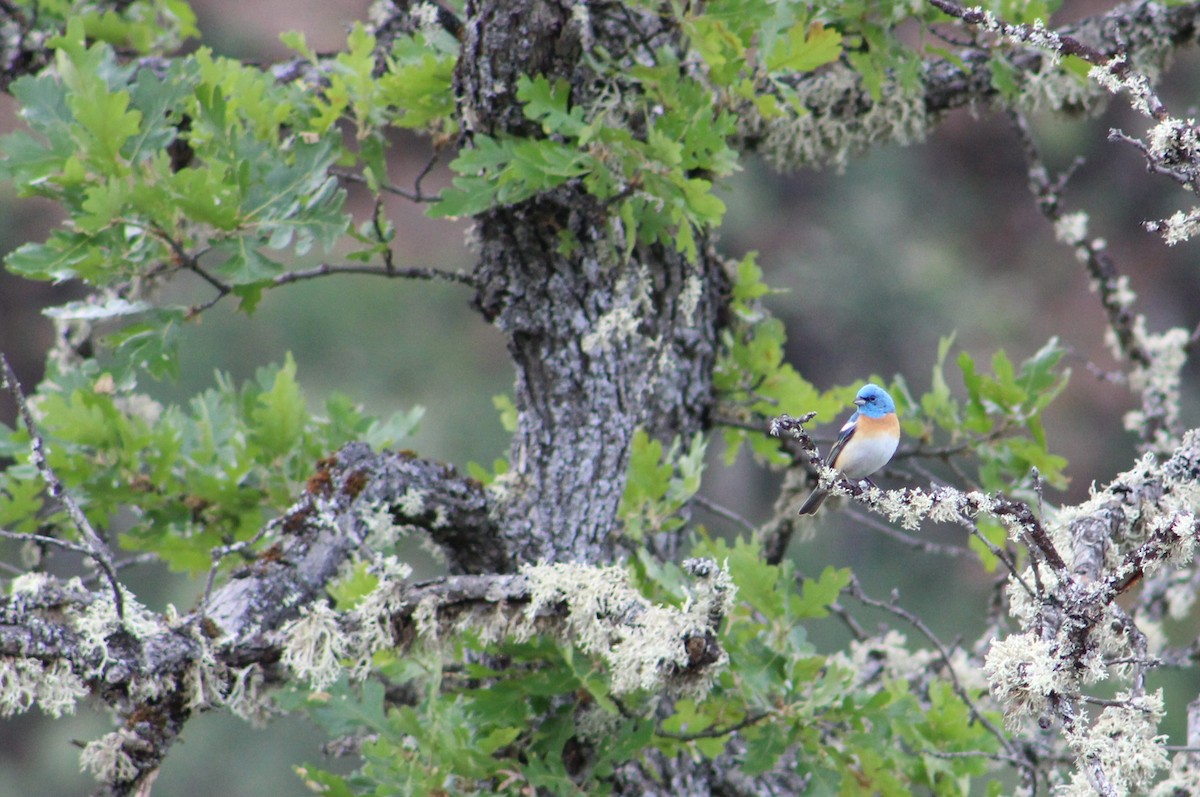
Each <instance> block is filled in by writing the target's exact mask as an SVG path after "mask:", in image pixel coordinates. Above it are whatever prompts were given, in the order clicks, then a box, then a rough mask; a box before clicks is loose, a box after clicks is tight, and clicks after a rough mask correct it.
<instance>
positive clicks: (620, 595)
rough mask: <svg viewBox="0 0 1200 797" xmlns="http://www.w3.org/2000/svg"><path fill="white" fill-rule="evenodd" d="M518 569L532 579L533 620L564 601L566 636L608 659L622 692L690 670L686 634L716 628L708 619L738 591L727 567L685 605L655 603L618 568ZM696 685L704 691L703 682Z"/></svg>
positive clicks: (715, 570)
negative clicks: (679, 606)
mask: <svg viewBox="0 0 1200 797" xmlns="http://www.w3.org/2000/svg"><path fill="white" fill-rule="evenodd" d="M521 572H522V575H524V576H525V577H526V578H527V579H528V581H529V594H530V599H529V607H528V609H527V610H526V616H527V617H528V619H529V621H530V622H531V623H532V622H534V620H535V618H536V617H537V616H538V615H539V614H540V613H542V612H543V611H551V612H554V611H557V609H556V608H555V607H558V606H560V605H561V606H565V607H566V616H565V618H563V624H564V626H565V628H566V631H567V634H568V637H569V639H570V640H571V641H572V642H573V643H574V644H576V645H577V646H578V647H579V648H580V649H581V650H582V651H583V652H585V653H588V654H591V655H595V656H598V657H599V658H601V659H602V660H603V661H604V662H605V664H606V665H607V666H608V669H609V674H610V680H611V688H612V691H613V693H614V694H618V695H620V694H627V693H629V692H633V691H637V690H647V691H654V690H657V689H660V688H662V687H663V686H664V685H666V683H667V681H668V680H669V679H670V676H671V675H672V674H673V673H675V672H680V671H683V670H686V669H687V668H688V664H689V656H688V651H687V649H686V644H685V640H687V639H688V638H690V637H704V636H705V635H706V634H709V633H712V631H713V629H712V628H711V625H710V618H711V617H713V616H717V615H719V614H720V613H722V612H723V611H725V610H726V609H727V608H728V606H729V604H730V602H731V601H732V600H733V599H734V595H735V593H736V588H735V587H734V585H733V583H732V581H731V579H730V578H729V574H728V571H727V570H725V569H723V568H721V569H718V568H716V566H715V565H713V567H712V571H711V573H709V574H708V575H709V577H707V578H702V579H700V580H699V581H698V582H697V584H696V593H695V595H693V596H692V597H690V598H689V599H688V601H687V602H686V603H685V605H684V606H683V608H682V609H673V608H670V607H666V606H658V605H653V604H651V603H650V602H649V601H647V600H646V599H645V598H643V597H642V595H641V594H640V593H639V592H638V591H637V590H636V589H634V588H633V587H632V586H631V585H630V584H629V579H628V576H627V574H626V573H625V571H624V570H623V569H621V568H618V567H594V566H590V565H583V564H576V563H566V562H559V563H554V564H543V565H535V566H526V567H524V568H522V571H521ZM721 657H722V658H721V660H720V661H718V662H715V663H714V665H713V666H709V667H706V668H705V674H706V675H708V677H711V675H712V673H714V672H715V671H716V670H717V669H718V668H719V667H720V666H721V665H723V664H724V662H725V659H726V657H725V654H724V653H722V654H721ZM693 686H695V688H696V689H698V690H700V691H703V690H704V688H705V686H706V683H697V684H693Z"/></svg>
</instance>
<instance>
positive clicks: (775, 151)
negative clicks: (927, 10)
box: [739, 2, 1200, 169]
mask: <svg viewBox="0 0 1200 797" xmlns="http://www.w3.org/2000/svg"><path fill="white" fill-rule="evenodd" d="M937 5H938V7H939V8H943V9H949V10H953V9H958V12H959V13H957V14H956V16H958V17H959V18H962V19H964V20H965V21H967V22H968V23H970V22H971V20H972V19H974V17H973V15H972V13H968V12H977V13H980V14H982V12H978V10H977V9H967V8H962V7H959V6H957V5H955V4H953V3H948V2H940V3H938V4H937ZM1198 14H1200V5H1197V4H1187V5H1181V6H1167V5H1160V4H1156V3H1145V2H1139V3H1129V4H1126V5H1122V6H1119V7H1117V8H1115V9H1113V10H1112V11H1109V12H1107V13H1104V14H1101V15H1097V16H1095V17H1092V18H1088V19H1085V20H1082V21H1080V22H1079V23H1077V24H1075V25H1069V26H1065V27H1063V28H1062V29H1060V30H1057V31H1053V30H1049V29H1047V28H1039V29H1037V30H1036V31H1035V30H1034V29H1033V27H1032V26H1008V28H1007V29H1005V28H1000V27H997V28H996V30H995V32H996V33H997V34H999V35H1001V36H1002V37H1003V36H1007V37H1008V40H1003V39H1001V41H999V42H998V43H987V42H979V43H977V44H976V46H972V47H963V48H961V49H959V50H958V51H957V52H956V53H955V58H954V60H948V59H942V58H938V57H927V58H925V59H924V60H923V62H922V64H921V69H920V80H919V81H918V82H917V84H916V87H915V88H912V87H905V85H903V84H902V83H901V81H900V79H899V77H898V76H897V75H889V76H887V77H886V79H885V80H886V82H885V85H884V86H882V88H881V89H880V90H879V91H878V92H877V94H876V95H874V96H873V95H872V94H871V92H870V91H869V90H868V89H867V87H866V86H864V84H863V82H862V80H861V76H860V75H859V73H858V72H856V71H855V70H854V69H853V68H852V67H851V66H850V65H848V64H845V63H836V64H831V65H829V67H827V68H824V69H822V70H819V71H816V72H813V73H807V74H803V75H799V76H797V77H796V79H795V88H796V91H797V93H798V94H799V96H800V97H801V101H802V102H803V104H804V105H805V107H806V108H807V110H808V113H806V114H803V115H798V116H792V115H783V116H780V117H776V118H771V119H768V118H764V117H763V116H762V115H760V114H758V113H756V112H755V111H754V109H753V107H752V106H749V105H748V106H747V107H745V108H741V109H739V113H740V118H741V130H742V132H743V138H744V146H745V148H746V149H748V150H752V151H756V152H760V153H762V154H763V155H765V156H766V157H767V158H768V159H769V160H770V161H772V162H773V163H775V164H776V165H777V166H778V167H780V168H786V169H800V168H807V167H812V166H823V165H835V166H842V165H845V163H846V162H847V159H848V158H849V157H850V156H851V155H853V154H855V153H857V152H860V151H862V150H865V149H866V148H868V147H869V146H874V145H877V144H881V143H887V142H897V143H900V144H908V143H914V142H918V141H921V140H923V139H924V138H925V136H926V135H928V133H929V131H930V130H931V129H932V128H933V126H934V125H935V124H936V123H937V122H938V121H939V120H940V119H941V118H942V117H943V116H944V115H945V114H946V113H948V112H949V111H952V110H955V109H957V108H964V107H969V106H974V105H979V104H989V103H992V102H993V101H995V100H997V99H999V98H1000V92H999V90H998V89H997V86H996V83H995V82H993V80H992V64H991V59H992V57H993V56H999V57H1003V58H1004V59H1005V60H1006V61H1007V62H1008V63H1009V64H1010V65H1011V66H1012V67H1013V69H1012V72H1013V74H1014V75H1016V76H1017V79H1018V80H1019V81H1020V83H1021V85H1020V87H1019V104H1020V107H1022V108H1025V109H1051V110H1057V111H1064V112H1080V111H1085V110H1093V109H1098V108H1099V107H1101V106H1102V103H1103V100H1104V99H1105V97H1106V93H1105V92H1104V91H1103V90H1102V89H1101V88H1100V87H1099V86H1098V85H1096V84H1089V83H1086V82H1082V81H1080V80H1079V78H1078V77H1076V76H1074V75H1069V74H1067V73H1065V72H1062V71H1061V70H1058V69H1056V67H1055V62H1056V61H1057V60H1058V58H1060V57H1061V56H1063V55H1068V54H1076V55H1084V54H1086V55H1091V56H1094V57H1095V58H1097V59H1101V58H1104V59H1107V58H1111V57H1112V56H1114V55H1116V54H1117V53H1124V54H1125V56H1126V62H1125V63H1126V65H1127V67H1128V68H1129V69H1130V71H1131V72H1136V73H1138V74H1141V75H1149V76H1150V77H1151V78H1153V77H1156V76H1157V75H1158V73H1159V72H1160V71H1161V69H1162V67H1163V64H1164V63H1165V61H1166V59H1167V58H1168V57H1169V56H1170V54H1171V53H1172V52H1174V51H1175V50H1176V49H1178V48H1180V47H1182V46H1184V45H1186V44H1188V43H1190V42H1192V41H1193V40H1194V39H1195V36H1196V22H1197V15H1198ZM968 17H970V18H968ZM981 21H982V17H981ZM1023 28H1028V32H1029V33H1030V35H1028V36H1018V35H1016V34H1017V33H1020V32H1021V31H1022V29H1023ZM1034 34H1036V36H1035V35H1034ZM1051 43H1054V44H1053V46H1051Z"/></svg>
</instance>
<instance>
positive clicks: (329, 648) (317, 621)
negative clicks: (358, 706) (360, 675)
mask: <svg viewBox="0 0 1200 797" xmlns="http://www.w3.org/2000/svg"><path fill="white" fill-rule="evenodd" d="M280 633H281V635H282V637H283V645H282V648H283V655H282V657H281V661H282V662H283V664H284V666H285V667H287V668H288V669H290V670H291V671H292V672H293V673H295V674H296V676H297V677H299V678H301V679H302V680H305V681H308V682H309V683H310V684H311V685H312V687H313V688H314V689H317V690H322V689H325V688H326V687H328V686H330V685H332V684H333V683H334V682H335V681H337V679H338V678H339V677H340V676H341V674H342V671H343V668H342V665H341V660H342V658H344V657H345V656H346V655H347V654H348V653H349V652H350V650H351V639H350V638H349V636H348V635H347V634H346V633H345V632H343V631H342V629H341V626H340V624H339V623H338V613H337V612H335V611H334V610H333V609H332V608H330V607H329V605H328V604H326V603H314V604H312V605H310V606H306V607H305V608H304V609H302V610H301V613H300V616H299V617H297V618H296V619H295V620H292V621H290V622H288V623H287V624H286V625H284V627H283V628H282V629H280Z"/></svg>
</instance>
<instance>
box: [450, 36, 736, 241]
mask: <svg viewBox="0 0 1200 797" xmlns="http://www.w3.org/2000/svg"><path fill="white" fill-rule="evenodd" d="M681 71H682V70H681V65H680V64H678V63H676V62H675V61H674V60H673V59H672V58H671V57H670V56H669V55H668V54H667V53H665V52H663V53H661V54H660V62H659V63H657V64H654V65H645V66H638V67H635V68H633V69H631V70H629V71H628V72H626V73H624V74H622V75H621V78H620V79H621V81H622V84H623V85H621V88H620V91H621V92H622V96H620V97H619V99H620V103H618V102H617V99H618V95H617V94H616V92H615V91H614V98H613V99H612V100H611V101H604V100H601V101H600V102H598V103H596V104H595V105H594V106H593V108H594V109H593V110H592V111H590V112H589V114H588V115H586V116H585V114H584V112H583V109H582V107H581V106H579V105H577V104H572V102H571V97H570V93H571V91H570V87H569V86H568V85H567V84H566V82H564V81H557V82H551V81H550V80H548V79H547V78H545V77H543V76H533V77H522V78H521V79H520V81H519V83H518V88H517V97H518V98H519V99H520V100H521V101H522V102H523V103H524V104H525V114H526V116H528V117H529V119H530V120H532V121H534V122H537V123H538V124H539V125H540V126H541V131H542V133H543V135H542V136H539V137H532V136H516V135H502V136H487V135H482V134H476V135H475V136H474V137H473V139H472V142H473V143H472V146H471V147H470V148H468V149H465V150H463V151H462V152H461V153H460V154H459V156H458V157H457V158H456V159H455V160H454V162H453V163H451V168H452V169H453V170H454V171H455V172H456V173H457V175H458V176H457V177H455V178H454V185H453V187H452V188H449V189H447V190H446V191H444V192H443V193H442V196H441V198H440V200H439V201H438V203H437V204H436V205H434V206H433V207H432V209H431V211H430V213H431V215H434V216H442V217H446V216H449V217H454V216H471V215H475V214H478V213H482V212H483V211H485V210H487V209H488V208H491V207H494V206H497V205H512V204H516V203H518V202H522V201H524V200H527V199H530V198H531V197H534V196H537V195H538V194H540V193H543V192H546V191H549V190H551V189H553V188H555V187H557V186H561V185H564V184H566V183H568V182H573V181H578V182H579V184H581V185H582V186H583V187H584V188H585V189H586V190H587V192H588V193H589V194H591V195H592V196H595V197H597V198H598V199H601V200H604V201H606V202H610V203H612V204H613V206H614V207H615V210H616V217H617V218H619V220H620V224H621V230H622V232H621V235H622V236H623V239H624V242H625V247H626V249H627V250H632V248H633V247H634V246H635V245H636V244H637V243H638V242H642V243H661V244H664V245H668V246H672V247H674V248H677V249H678V250H679V251H681V252H683V253H685V254H686V255H687V256H688V257H689V258H691V259H694V258H695V255H696V233H697V231H700V230H703V229H706V228H709V227H712V226H715V225H717V224H719V223H720V221H721V219H722V217H723V216H724V214H725V205H724V203H723V202H722V201H721V200H720V199H718V198H717V197H716V196H715V195H714V194H713V190H712V189H713V181H712V178H713V177H720V176H723V175H728V174H730V173H732V172H733V170H734V169H735V168H736V164H737V158H736V155H735V153H734V151H733V150H732V149H731V148H730V146H729V138H730V137H731V136H732V135H733V133H734V122H735V120H734V118H733V116H732V115H731V114H730V113H728V112H725V111H721V110H719V109H718V108H717V106H716V105H715V103H714V99H713V96H712V93H711V92H710V91H708V90H707V89H706V88H705V86H704V85H702V84H701V83H700V82H698V81H696V80H692V79H686V78H684V77H683V76H681ZM631 104H632V105H634V106H635V107H636V108H637V111H636V115H637V116H638V118H639V119H640V120H641V121H640V125H639V126H640V127H643V128H644V129H643V130H637V128H636V126H634V125H632V124H630V123H629V118H630V116H632V115H634V113H633V112H631V110H630V108H629V106H630V105H631Z"/></svg>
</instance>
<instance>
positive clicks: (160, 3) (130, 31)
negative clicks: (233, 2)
mask: <svg viewBox="0 0 1200 797" xmlns="http://www.w3.org/2000/svg"><path fill="white" fill-rule="evenodd" d="M5 5H6V12H9V13H11V15H12V16H17V15H18V14H24V19H23V20H21V21H22V22H24V21H25V20H30V21H31V23H30V24H31V26H32V29H33V30H34V31H38V32H56V31H61V30H63V29H64V28H66V27H67V24H68V23H69V22H76V23H78V24H80V25H82V27H83V31H84V33H85V35H86V36H87V38H88V39H89V40H92V41H100V42H105V43H107V44H111V45H112V46H114V47H119V48H120V49H122V50H127V51H132V52H135V53H137V54H139V55H145V54H148V53H159V52H164V51H166V52H170V51H172V50H176V49H178V48H179V47H180V45H182V44H183V43H184V42H185V41H187V40H188V39H192V38H195V37H196V36H198V35H199V31H198V30H197V28H196V14H195V12H193V11H192V8H191V6H190V5H189V4H188V3H187V2H186V0H140V1H139V2H135V3H112V4H101V3H94V2H90V1H89V0H11V2H9V3H6V4H5ZM18 18H19V17H18Z"/></svg>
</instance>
